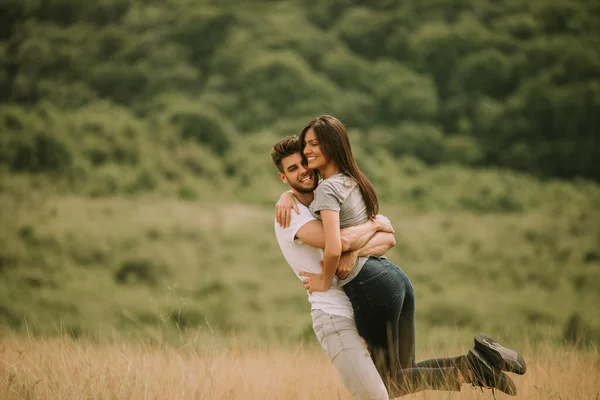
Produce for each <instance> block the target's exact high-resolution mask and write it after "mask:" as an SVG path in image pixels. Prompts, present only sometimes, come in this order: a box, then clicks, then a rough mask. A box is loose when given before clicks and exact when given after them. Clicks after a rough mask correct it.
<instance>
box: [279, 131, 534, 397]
mask: <svg viewBox="0 0 600 400" xmlns="http://www.w3.org/2000/svg"><path fill="white" fill-rule="evenodd" d="M300 149H301V146H300V143H299V142H298V140H297V138H295V137H286V138H284V139H283V140H281V141H279V142H278V143H276V144H275V146H274V147H273V150H272V152H271V157H272V160H273V162H274V163H275V165H276V166H277V168H278V170H279V173H278V175H279V178H280V179H281V181H282V182H284V183H286V184H288V185H289V186H290V187H291V191H292V193H293V195H294V197H295V202H296V206H297V208H298V211H297V212H298V214H294V213H291V215H290V219H291V222H290V224H289V226H287V227H285V228H283V227H281V226H280V225H279V224H277V223H275V233H276V236H277V240H278V242H279V245H280V248H281V251H282V253H283V255H284V257H285V259H286V261H287V262H288V264H290V266H291V267H292V269H293V270H294V272H295V273H296V275H297V276H298V277H299V278H300V277H301V276H303V275H305V274H307V273H308V274H311V273H320V272H321V260H322V255H323V253H322V250H321V249H322V248H323V247H324V245H325V238H324V232H323V227H322V224H321V223H320V222H319V221H317V220H315V219H314V218H313V217H312V215H311V214H310V212H309V210H308V208H307V207H308V205H309V204H310V203H311V201H312V200H313V190H314V189H315V188H316V186H317V184H318V182H317V175H316V173H315V171H311V170H309V169H307V168H306V164H305V163H304V161H303V158H302V156H301V154H300ZM279 212H281V211H279ZM392 232H393V229H391V226H390V225H389V222H388V221H387V219H385V217H380V216H379V217H378V218H376V219H375V220H374V221H370V222H368V223H366V224H363V225H360V226H356V227H351V228H346V229H343V230H342V249H343V251H348V252H347V253H344V254H343V256H342V258H341V260H340V267H338V271H337V273H336V276H338V277H341V278H343V277H344V276H345V275H347V273H348V272H349V270H351V269H352V266H353V261H354V260H356V256H357V255H358V256H367V255H374V256H381V255H383V254H384V253H385V251H387V250H388V249H389V248H391V247H392V246H393V245H395V240H394V238H393V235H392V234H391V233H392ZM301 279H302V278H301ZM335 283H336V282H335V281H334V284H332V286H331V288H330V289H329V290H328V291H326V292H313V293H309V302H310V303H311V304H312V311H311V315H312V318H313V329H314V331H315V334H316V336H317V339H318V340H319V343H320V344H321V346H322V347H323V349H324V350H325V351H326V352H327V354H328V355H329V357H330V359H331V360H332V362H333V364H334V366H335V368H336V370H337V372H338V375H339V376H340V379H341V380H342V382H343V384H344V385H345V386H346V388H347V389H348V390H349V391H350V392H351V393H352V395H353V397H355V398H358V399H388V398H389V397H388V389H389V390H390V391H391V394H392V395H394V396H399V395H404V394H407V393H412V392H415V391H419V390H424V389H439V390H460V386H461V384H462V383H472V384H474V385H477V386H486V387H497V388H499V389H500V390H502V391H504V392H506V393H509V394H513V395H514V394H516V388H515V386H514V383H512V381H511V380H510V378H509V377H508V376H506V375H505V374H503V373H502V372H500V371H499V369H504V370H507V371H512V372H517V373H524V372H525V364H524V361H523V360H522V358H520V356H519V355H518V354H517V353H516V352H514V351H512V350H510V349H505V348H504V347H502V346H500V345H498V344H497V343H496V342H494V341H492V340H491V339H489V338H487V337H483V336H478V337H476V341H475V344H476V346H475V349H472V350H470V352H469V355H467V356H460V357H456V358H452V359H437V360H429V361H425V362H422V363H418V364H416V365H415V368H408V369H404V370H401V371H399V374H398V375H397V376H394V377H389V376H388V377H385V378H386V381H385V383H384V380H383V379H382V377H381V376H380V375H379V372H378V370H377V368H376V366H375V364H374V362H373V359H372V358H371V357H370V356H369V355H368V352H367V351H366V347H365V344H364V343H363V341H362V340H361V338H360V336H359V334H358V330H357V327H356V324H355V322H354V319H353V312H352V305H351V304H350V302H349V300H348V297H347V296H346V294H345V293H344V291H343V290H342V289H340V288H339V287H336V285H335ZM390 378H391V379H390Z"/></svg>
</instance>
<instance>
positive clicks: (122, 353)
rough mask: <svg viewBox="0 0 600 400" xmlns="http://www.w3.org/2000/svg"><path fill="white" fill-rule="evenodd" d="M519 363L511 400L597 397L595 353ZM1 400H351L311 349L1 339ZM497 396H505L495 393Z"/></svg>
mask: <svg viewBox="0 0 600 400" xmlns="http://www.w3.org/2000/svg"><path fill="white" fill-rule="evenodd" d="M199 348H202V350H199ZM457 353H458V352H454V354H457ZM448 354H452V353H448ZM437 355H439V354H437ZM432 356H433V355H432ZM525 356H526V358H527V359H528V363H529V371H528V372H527V374H526V375H524V376H514V380H515V382H516V384H517V387H518V389H519V395H518V396H517V398H520V399H534V400H535V399H539V400H542V399H544V400H546V399H563V400H566V399H577V400H580V399H598V398H600V358H599V355H598V352H597V350H595V349H592V350H585V351H578V350H576V349H574V348H561V347H551V346H541V347H539V348H538V349H537V350H529V351H526V352H525ZM0 398H2V399H6V400H9V399H10V400H12V399H349V395H348V393H347V392H346V391H345V389H344V387H343V386H342V385H341V383H340V381H339V379H338V378H337V376H336V372H335V370H334V368H333V366H332V365H331V364H330V363H329V361H328V360H327V358H326V357H325V355H324V354H323V353H322V352H321V351H320V350H319V349H316V348H314V347H312V346H307V347H304V346H300V347H299V348H297V349H290V348H285V347H280V346H274V347H270V348H263V349H260V348H257V347H253V348H248V347H246V348H244V346H240V345H236V344H235V343H231V344H229V345H228V346H226V347H223V348H218V349H217V348H216V347H212V346H210V344H209V345H208V346H190V347H188V346H183V347H181V348H179V349H175V348H171V347H165V346H160V345H156V344H154V345H146V344H143V343H141V342H137V343H134V342H125V341H112V342H110V343H108V342H105V343H98V342H92V341H87V340H73V339H70V338H68V337H62V338H19V337H15V336H7V337H4V338H1V339H0ZM405 398H406V399H421V400H425V399H491V398H493V397H492V395H491V392H490V391H489V390H484V391H483V392H482V391H480V390H478V389H472V388H470V387H468V386H464V387H463V390H462V391H461V392H460V393H447V392H431V391H430V392H421V393H419V394H415V395H411V396H406V397H405ZM497 398H498V399H500V398H508V397H507V396H504V395H503V394H502V393H500V394H497Z"/></svg>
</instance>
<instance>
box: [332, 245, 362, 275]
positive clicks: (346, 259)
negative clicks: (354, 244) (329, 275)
mask: <svg viewBox="0 0 600 400" xmlns="http://www.w3.org/2000/svg"><path fill="white" fill-rule="evenodd" d="M357 258H358V251H349V252H347V253H342V256H341V257H340V262H339V264H338V267H337V269H336V270H335V276H337V278H338V279H346V278H347V277H348V275H349V274H350V271H352V269H353V268H354V265H355V264H356V259H357Z"/></svg>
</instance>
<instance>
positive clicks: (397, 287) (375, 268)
mask: <svg viewBox="0 0 600 400" xmlns="http://www.w3.org/2000/svg"><path fill="white" fill-rule="evenodd" d="M384 261H385V260H384V259H378V258H376V257H370V258H369V259H368V260H367V262H366V263H365V264H364V265H363V267H362V269H361V271H360V272H359V274H358V275H357V276H356V277H355V278H354V279H353V280H352V281H350V282H349V283H347V284H346V285H345V286H344V291H345V292H346V294H347V295H348V298H349V299H350V302H351V303H352V307H353V309H354V318H355V320H356V326H357V328H358V333H359V334H360V336H362V337H363V338H364V339H365V341H366V342H367V344H368V346H369V350H370V351H371V356H372V357H373V360H374V362H375V365H376V367H377V369H378V370H379V372H380V374H381V375H382V376H389V375H393V373H394V371H396V370H397V369H398V368H399V362H400V360H399V358H398V354H399V346H400V343H399V341H398V337H399V335H398V324H399V318H400V313H401V310H402V306H403V301H404V292H405V287H404V283H403V282H402V281H401V280H400V279H399V277H398V276H397V274H396V272H395V271H394V270H392V269H391V268H390V267H389V266H388V265H386V263H384Z"/></svg>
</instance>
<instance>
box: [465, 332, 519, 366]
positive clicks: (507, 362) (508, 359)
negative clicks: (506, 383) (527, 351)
mask: <svg viewBox="0 0 600 400" xmlns="http://www.w3.org/2000/svg"><path fill="white" fill-rule="evenodd" d="M475 349H476V350H477V351H478V352H479V353H480V354H481V355H483V356H484V357H485V358H486V359H487V360H488V361H489V362H490V363H491V364H492V365H493V366H494V367H496V368H498V369H499V370H501V371H507V372H514V373H515V374H519V375H523V374H524V373H525V372H526V371H527V365H526V364H525V360H524V359H523V357H522V356H521V355H520V354H519V353H517V352H516V351H514V350H512V349H507V348H506V347H504V346H501V345H500V344H499V343H498V342H496V341H495V340H494V339H492V338H490V337H489V336H485V335H477V336H475Z"/></svg>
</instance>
